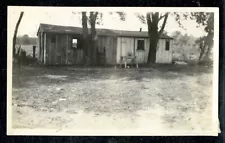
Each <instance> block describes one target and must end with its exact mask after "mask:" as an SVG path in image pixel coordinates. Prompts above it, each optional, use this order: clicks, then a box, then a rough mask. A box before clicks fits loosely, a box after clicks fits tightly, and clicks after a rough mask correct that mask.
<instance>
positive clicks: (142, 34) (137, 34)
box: [38, 23, 173, 39]
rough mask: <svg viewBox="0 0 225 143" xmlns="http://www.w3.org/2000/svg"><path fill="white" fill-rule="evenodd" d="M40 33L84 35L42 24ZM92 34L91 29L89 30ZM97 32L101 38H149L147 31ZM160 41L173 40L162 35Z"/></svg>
mask: <svg viewBox="0 0 225 143" xmlns="http://www.w3.org/2000/svg"><path fill="white" fill-rule="evenodd" d="M39 32H49V33H66V34H82V28H81V27H72V26H60V25H51V24H43V23H41V24H40V26H39V29H38V33H39ZM88 32H89V33H90V28H89V29H88ZM96 32H97V34H98V35H99V36H115V37H137V38H138V37H139V38H147V37H148V32H146V31H141V32H140V31H125V30H112V29H100V28H96ZM160 39H173V38H172V37H170V36H168V35H166V34H162V35H161V36H160Z"/></svg>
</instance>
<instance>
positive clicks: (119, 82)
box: [12, 65, 212, 130]
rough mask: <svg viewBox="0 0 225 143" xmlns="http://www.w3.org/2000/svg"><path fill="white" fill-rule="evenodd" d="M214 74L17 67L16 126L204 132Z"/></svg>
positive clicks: (179, 69) (163, 68)
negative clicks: (102, 127)
mask: <svg viewBox="0 0 225 143" xmlns="http://www.w3.org/2000/svg"><path fill="white" fill-rule="evenodd" d="M211 76H212V71H211V69H209V68H207V67H197V66H178V65H174V66H171V65H170V66H168V65H160V66H157V65H155V66H153V67H151V68H141V69H115V68H91V69H88V68H85V69H84V68H72V67H70V68H65V67H60V68H59V67H51V68H35V67H23V68H21V69H17V68H15V69H13V94H12V98H13V100H12V103H13V127H14V128H42V127H43V128H54V129H55V128H56V129H59V128H61V129H62V128H63V129H65V128H86V127H87V128H88V127H95V128H99V126H101V125H102V124H105V126H106V128H107V129H109V128H129V129H130V128H139V127H140V128H142V127H143V128H144V127H145V128H147V127H149V128H151V129H152V130H154V129H155V128H157V129H160V128H161V129H168V130H170V129H181V130H182V129H185V130H186V129H189V130H206V129H208V128H211V126H210V123H211V120H210V118H209V116H208V115H209V114H210V113H211V110H210V104H211V102H210V101H211V100H210V99H211V86H212V77H211ZM196 117H197V118H196ZM203 119H204V120H203ZM146 122H148V125H146ZM196 125H197V126H196Z"/></svg>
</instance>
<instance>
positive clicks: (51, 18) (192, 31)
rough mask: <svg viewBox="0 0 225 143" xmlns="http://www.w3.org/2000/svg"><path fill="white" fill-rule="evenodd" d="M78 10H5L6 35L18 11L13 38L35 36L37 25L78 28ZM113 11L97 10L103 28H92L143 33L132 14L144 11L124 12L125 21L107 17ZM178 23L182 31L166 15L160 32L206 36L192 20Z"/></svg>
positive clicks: (79, 24) (144, 25)
mask: <svg viewBox="0 0 225 143" xmlns="http://www.w3.org/2000/svg"><path fill="white" fill-rule="evenodd" d="M82 10H84V8H83V9H82V8H56V7H51V8H49V7H48V8H46V7H10V8H9V7H8V27H7V30H8V34H10V35H13V32H14V29H15V25H16V22H17V20H18V18H19V15H20V12H21V11H24V16H23V18H22V21H21V23H20V26H19V30H18V34H17V35H18V36H22V35H24V34H28V35H29V36H30V37H35V36H36V34H37V30H38V27H39V25H40V23H46V24H55V25H62V26H76V27H82V24H81V15H80V14H78V13H77V12H79V11H82ZM117 10H118V9H113V8H108V9H104V10H103V11H101V12H102V13H103V20H102V22H103V25H97V26H96V27H97V28H107V29H117V30H131V31H139V29H140V28H142V30H143V31H147V24H143V23H141V22H140V21H139V19H138V18H137V17H136V16H135V13H136V12H139V13H142V14H144V15H145V13H146V12H145V11H144V10H143V11H142V10H141V11H140V9H135V8H133V9H128V10H126V9H125V10H124V11H123V12H125V13H126V15H127V16H126V20H125V21H121V20H120V19H119V17H118V16H117V15H109V12H115V11H117ZM120 11H121V9H120ZM74 13H76V14H74ZM161 23H162V22H161ZM182 23H183V25H184V27H185V28H186V30H185V29H182V28H180V27H179V26H178V24H177V22H176V21H175V18H174V17H173V16H172V15H169V17H168V20H167V24H166V27H165V29H164V30H165V31H167V32H168V35H171V34H172V33H173V32H175V31H180V32H181V33H183V34H188V35H192V36H195V37H200V36H203V35H205V34H206V33H205V31H204V29H203V28H197V27H196V26H197V24H196V22H195V21H194V20H182Z"/></svg>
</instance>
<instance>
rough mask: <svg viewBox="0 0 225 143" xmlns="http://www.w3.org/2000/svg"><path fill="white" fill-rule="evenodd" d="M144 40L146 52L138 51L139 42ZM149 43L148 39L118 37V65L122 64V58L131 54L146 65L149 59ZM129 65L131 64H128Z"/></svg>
mask: <svg viewBox="0 0 225 143" xmlns="http://www.w3.org/2000/svg"><path fill="white" fill-rule="evenodd" d="M138 40H144V41H145V42H144V43H145V45H144V49H145V50H137V41H138ZM148 49H149V42H148V39H146V38H133V37H130V38H129V37H118V39H117V64H119V63H120V57H121V56H127V55H128V53H129V52H130V53H131V54H133V55H135V56H137V61H138V63H146V62H147V57H148ZM128 63H129V62H128Z"/></svg>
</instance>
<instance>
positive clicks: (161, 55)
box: [156, 39, 173, 63]
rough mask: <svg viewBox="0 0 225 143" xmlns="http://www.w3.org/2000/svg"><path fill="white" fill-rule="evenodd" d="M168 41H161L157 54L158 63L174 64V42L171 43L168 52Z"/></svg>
mask: <svg viewBox="0 0 225 143" xmlns="http://www.w3.org/2000/svg"><path fill="white" fill-rule="evenodd" d="M166 41H167V39H160V40H159V42H158V46H159V48H158V51H157V53H156V63H172V48H173V47H172V40H169V41H170V49H169V51H166Z"/></svg>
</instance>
